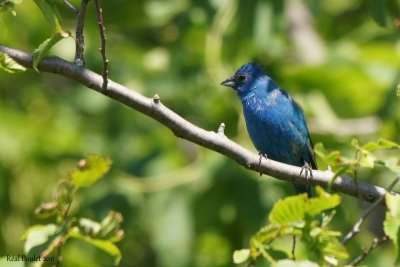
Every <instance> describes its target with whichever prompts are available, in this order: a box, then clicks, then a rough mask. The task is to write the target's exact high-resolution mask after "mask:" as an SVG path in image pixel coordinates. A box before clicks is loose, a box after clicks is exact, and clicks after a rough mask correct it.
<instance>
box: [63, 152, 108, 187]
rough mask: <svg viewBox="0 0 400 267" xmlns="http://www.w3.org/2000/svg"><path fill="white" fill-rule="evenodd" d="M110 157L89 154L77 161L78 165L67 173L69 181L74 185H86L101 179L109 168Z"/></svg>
mask: <svg viewBox="0 0 400 267" xmlns="http://www.w3.org/2000/svg"><path fill="white" fill-rule="evenodd" d="M111 164H112V161H111V159H110V158H108V157H106V156H101V155H96V154H93V155H89V156H87V157H86V158H85V159H82V160H80V161H79V164H78V165H79V167H78V169H76V170H73V171H71V172H70V173H69V176H70V179H71V183H72V184H73V185H75V186H76V187H87V186H90V185H92V184H93V183H95V182H96V181H97V180H99V179H101V178H102V177H103V176H104V175H105V174H106V173H107V172H108V171H109V170H110V168H111Z"/></svg>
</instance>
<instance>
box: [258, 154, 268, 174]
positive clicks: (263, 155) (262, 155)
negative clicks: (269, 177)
mask: <svg viewBox="0 0 400 267" xmlns="http://www.w3.org/2000/svg"><path fill="white" fill-rule="evenodd" d="M258 155H259V156H260V158H259V160H258V166H261V160H262V158H265V159H267V158H268V157H267V154H265V153H262V152H258ZM261 176H262V172H260V177H261Z"/></svg>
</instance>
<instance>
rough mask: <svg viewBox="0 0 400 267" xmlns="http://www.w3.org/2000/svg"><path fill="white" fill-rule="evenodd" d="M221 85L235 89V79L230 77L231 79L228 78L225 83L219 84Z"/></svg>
mask: <svg viewBox="0 0 400 267" xmlns="http://www.w3.org/2000/svg"><path fill="white" fill-rule="evenodd" d="M221 85H223V86H227V87H232V88H235V87H236V81H235V77H231V78H229V79H226V80H225V81H223V82H222V83H221Z"/></svg>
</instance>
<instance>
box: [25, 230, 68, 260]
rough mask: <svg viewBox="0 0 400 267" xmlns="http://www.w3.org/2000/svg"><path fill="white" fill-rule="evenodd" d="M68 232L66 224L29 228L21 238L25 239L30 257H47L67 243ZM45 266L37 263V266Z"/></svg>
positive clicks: (26, 250)
mask: <svg viewBox="0 0 400 267" xmlns="http://www.w3.org/2000/svg"><path fill="white" fill-rule="evenodd" d="M67 230H68V229H67V225H66V224H64V225H63V226H61V227H59V226H56V225H54V224H47V225H34V226H32V227H30V228H28V229H27V230H26V231H25V232H24V234H23V235H22V237H21V239H25V248H24V251H25V253H26V254H27V256H28V257H34V258H38V257H39V256H40V257H42V258H43V257H47V256H48V255H50V254H51V253H53V252H54V250H55V249H56V248H58V247H60V246H62V245H63V244H64V243H65V241H66V237H65V234H66V233H67ZM43 264H44V262H43V261H37V265H35V266H42V265H43Z"/></svg>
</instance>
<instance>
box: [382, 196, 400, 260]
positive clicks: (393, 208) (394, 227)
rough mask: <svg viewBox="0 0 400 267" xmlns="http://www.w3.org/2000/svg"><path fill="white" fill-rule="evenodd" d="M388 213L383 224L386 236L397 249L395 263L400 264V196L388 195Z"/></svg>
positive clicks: (386, 197)
mask: <svg viewBox="0 0 400 267" xmlns="http://www.w3.org/2000/svg"><path fill="white" fill-rule="evenodd" d="M385 199H386V205H387V207H388V211H387V212H386V218H385V221H384V222H383V229H384V231H385V234H386V235H387V236H388V237H389V238H390V239H391V240H392V242H393V244H394V248H395V255H396V256H395V261H396V262H397V263H399V262H400V196H398V195H392V194H390V193H386V196H385Z"/></svg>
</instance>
